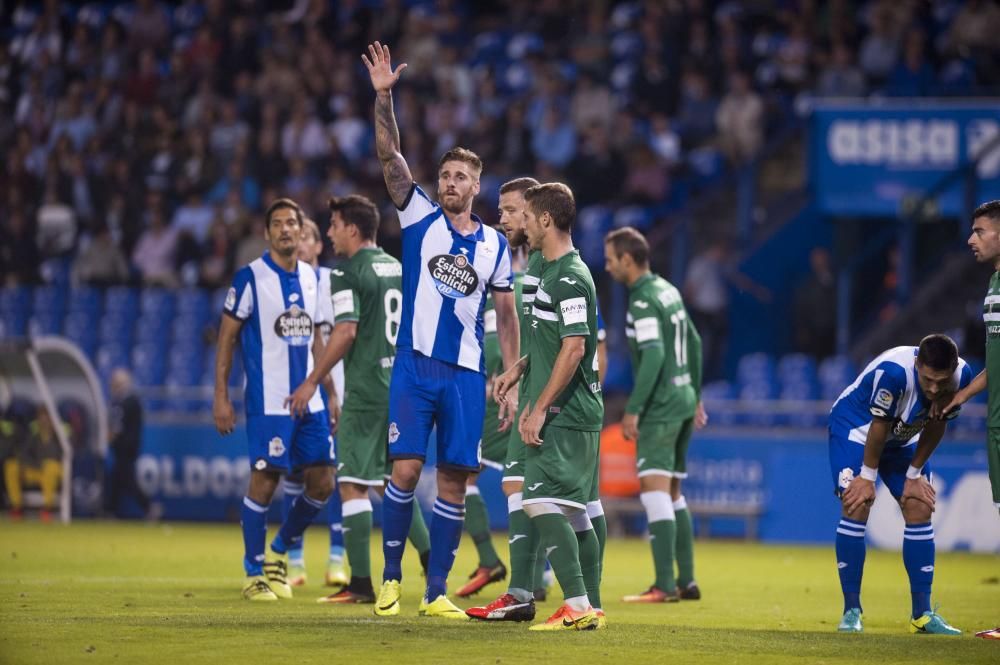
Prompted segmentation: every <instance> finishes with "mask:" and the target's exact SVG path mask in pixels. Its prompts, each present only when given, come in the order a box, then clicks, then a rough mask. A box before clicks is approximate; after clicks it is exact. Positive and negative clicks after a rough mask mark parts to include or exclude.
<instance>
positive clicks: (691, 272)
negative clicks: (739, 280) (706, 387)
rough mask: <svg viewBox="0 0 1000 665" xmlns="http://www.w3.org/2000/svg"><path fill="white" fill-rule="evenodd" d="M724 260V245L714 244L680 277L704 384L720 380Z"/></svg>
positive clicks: (725, 323) (725, 333) (725, 321)
mask: <svg viewBox="0 0 1000 665" xmlns="http://www.w3.org/2000/svg"><path fill="white" fill-rule="evenodd" d="M728 260H729V247H728V245H727V244H726V243H724V242H715V243H713V244H712V245H711V246H709V248H708V249H707V250H705V251H704V252H702V253H701V254H699V255H697V256H695V257H694V258H693V259H692V260H691V262H690V263H689V264H688V268H687V274H686V275H685V277H684V287H683V292H684V304H685V305H686V306H687V310H688V313H689V314H690V315H691V320H692V321H693V322H694V325H695V328H697V329H698V333H699V334H700V335H701V341H702V349H703V350H702V355H703V358H704V360H703V364H704V368H705V379H704V380H705V381H706V382H709V381H714V380H716V379H719V378H722V362H723V359H724V357H725V347H726V343H727V338H728V337H729V286H728V284H727V283H726V274H725V273H726V271H727V270H728V266H727V265H726V264H727V262H728Z"/></svg>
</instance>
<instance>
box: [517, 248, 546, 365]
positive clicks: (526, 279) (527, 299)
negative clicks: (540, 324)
mask: <svg viewBox="0 0 1000 665" xmlns="http://www.w3.org/2000/svg"><path fill="white" fill-rule="evenodd" d="M544 265H545V259H544V258H542V253H541V252H540V251H538V250H531V252H530V253H529V254H528V264H527V265H526V266H525V267H524V272H523V273H518V274H517V275H515V277H514V306H515V307H517V315H518V316H519V317H520V323H521V355H522V356H523V355H524V354H526V353H527V352H528V338H529V337H530V336H531V306H532V305H534V304H535V293H536V292H537V291H538V280H539V279H541V276H542V267H543V266H544Z"/></svg>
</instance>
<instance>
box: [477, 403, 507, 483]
mask: <svg viewBox="0 0 1000 665" xmlns="http://www.w3.org/2000/svg"><path fill="white" fill-rule="evenodd" d="M498 416H499V410H498V409H497V408H496V407H495V405H492V404H487V406H486V419H485V420H484V421H483V447H482V460H481V462H482V465H483V466H484V467H489V468H491V469H497V470H498V471H503V466H504V462H505V461H506V459H507V444H508V442H509V441H510V430H509V429H508V430H507V431H505V432H498V431H497V427H499V426H500V419H499V417H498Z"/></svg>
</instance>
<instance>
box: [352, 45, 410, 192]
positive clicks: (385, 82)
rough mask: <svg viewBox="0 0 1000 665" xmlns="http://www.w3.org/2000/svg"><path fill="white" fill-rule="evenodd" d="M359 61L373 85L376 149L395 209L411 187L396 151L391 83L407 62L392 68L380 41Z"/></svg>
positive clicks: (408, 169) (400, 156)
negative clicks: (363, 64)
mask: <svg viewBox="0 0 1000 665" xmlns="http://www.w3.org/2000/svg"><path fill="white" fill-rule="evenodd" d="M361 60H362V61H363V62H364V63H365V67H367V68H368V74H369V75H370V76H371V79H372V87H374V88H375V150H376V152H377V153H378V159H379V161H380V162H381V163H382V175H383V176H384V177H385V186H386V189H388V190H389V198H391V199H392V202H393V203H395V204H396V207H397V208H398V207H400V206H402V205H403V203H405V202H406V199H407V197H408V196H409V194H410V190H411V189H412V188H413V176H412V175H410V167H409V166H407V164H406V160H405V159H403V155H402V154H401V153H400V150H399V127H397V126H396V115H395V113H394V112H393V110H392V86H394V85H395V84H396V81H398V80H399V75H400V74H401V73H402V71H403V70H404V69H406V63H402V64H400V65H399V67H397V68H396V70H395V71H393V69H392V65H391V64H390V59H389V47H388V46H384V45H382V44H380V43H379V42H375V44H369V46H368V56H365V55H362V56H361Z"/></svg>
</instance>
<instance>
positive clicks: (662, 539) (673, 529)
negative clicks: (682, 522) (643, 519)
mask: <svg viewBox="0 0 1000 665" xmlns="http://www.w3.org/2000/svg"><path fill="white" fill-rule="evenodd" d="M679 531H680V529H678V528H677V524H676V523H675V522H674V520H657V521H656V522H650V523H649V545H650V547H651V548H652V549H653V569H654V570H655V571H656V582H655V584H656V588H658V589H660V590H662V591H666V592H667V593H673V590H674V588H675V587H676V586H677V582H676V580H674V544H675V541H676V539H677V535H678V532H679Z"/></svg>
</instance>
